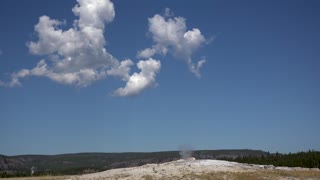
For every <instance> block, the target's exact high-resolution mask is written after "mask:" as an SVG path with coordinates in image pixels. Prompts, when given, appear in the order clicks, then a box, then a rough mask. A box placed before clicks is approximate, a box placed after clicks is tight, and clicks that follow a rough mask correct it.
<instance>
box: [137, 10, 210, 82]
mask: <svg viewBox="0 0 320 180" xmlns="http://www.w3.org/2000/svg"><path fill="white" fill-rule="evenodd" d="M172 15H173V14H172V13H171V11H170V10H169V9H168V8H166V9H165V15H164V17H163V16H161V15H159V14H156V15H155V16H153V17H152V18H149V32H150V34H151V35H152V39H153V41H154V42H155V44H154V45H153V46H152V47H151V48H146V49H144V50H141V51H139V52H138V55H137V56H138V57H144V58H149V57H152V56H153V55H154V54H156V53H158V54H162V55H166V54H167V53H170V54H172V55H173V56H174V57H176V58H179V59H182V60H184V61H185V62H186V63H187V64H188V66H189V69H190V71H191V72H193V73H194V74H195V75H196V76H197V77H200V72H199V69H200V67H201V66H202V65H203V64H204V62H205V60H201V61H199V62H197V63H196V64H194V63H193V62H192V55H193V53H194V52H195V51H196V50H197V49H199V47H201V46H202V45H204V44H205V42H206V39H205V38H204V36H203V35H202V34H201V31H200V30H199V29H197V28H193V29H192V30H188V31H187V27H186V20H185V18H183V17H173V18H170V16H172Z"/></svg>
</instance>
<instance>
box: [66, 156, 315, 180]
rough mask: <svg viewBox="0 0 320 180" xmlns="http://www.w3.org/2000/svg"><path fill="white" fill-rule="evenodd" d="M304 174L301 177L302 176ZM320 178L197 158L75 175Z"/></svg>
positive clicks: (75, 178)
mask: <svg viewBox="0 0 320 180" xmlns="http://www.w3.org/2000/svg"><path fill="white" fill-rule="evenodd" d="M300 172H301V174H299V173H300ZM221 178H222V179H241V178H242V179H287V178H289V179H290V178H291V179H310V178H311V179H320V170H319V169H308V168H287V167H286V168H283V167H274V166H272V165H253V164H242V163H236V162H229V161H221V160H196V159H195V158H194V157H190V158H185V159H180V160H177V161H172V162H167V163H163V164H146V165H143V166H139V167H131V168H121V169H112V170H108V171H103V172H99V173H93V174H85V175H80V176H72V177H71V178H70V179H71V180H78V179H91V180H101V179H118V180H120V179H126V180H129V179H130V180H131V179H221Z"/></svg>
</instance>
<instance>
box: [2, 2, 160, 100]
mask: <svg viewBox="0 0 320 180" xmlns="http://www.w3.org/2000/svg"><path fill="white" fill-rule="evenodd" d="M77 2H78V4H77V5H76V6H75V7H74V8H73V9H72V11H73V13H74V15H75V16H77V17H78V18H77V19H76V20H74V22H73V27H72V28H69V29H64V26H65V25H66V22H63V21H59V20H56V19H51V18H50V17H48V16H41V17H40V18H39V22H38V23H37V24H36V25H35V27H34V30H35V32H36V34H37V37H38V39H37V41H31V42H28V43H27V47H28V48H29V51H30V53H32V54H34V55H41V56H44V57H46V59H47V60H46V59H42V60H40V61H39V62H38V63H37V65H36V67H34V68H32V69H22V70H20V71H18V72H15V73H12V74H11V81H9V82H8V83H5V82H3V81H0V86H5V87H14V86H21V82H20V81H21V79H22V78H25V77H28V76H42V77H47V78H49V79H51V80H53V81H55V82H58V83H62V84H67V85H74V86H81V87H86V86H88V85H90V84H92V83H93V82H95V81H97V80H100V79H104V78H106V77H107V76H115V77H118V78H120V79H121V80H123V81H126V82H127V85H126V87H125V88H120V89H118V90H117V91H116V92H115V93H114V94H115V95H117V96H127V95H133V94H135V95H136V94H139V93H140V92H141V91H143V90H144V89H145V88H147V87H150V86H152V85H153V84H155V74H156V73H157V72H158V71H159V69H160V62H159V61H154V60H151V59H150V60H146V61H140V62H139V63H138V68H140V69H141V72H140V73H134V74H133V75H131V76H130V74H129V73H130V68H131V66H132V65H133V64H134V63H133V62H132V61H131V60H130V59H127V60H124V61H119V60H117V59H116V58H115V57H113V56H112V55H111V54H110V53H109V52H108V51H107V50H106V49H105V44H106V40H105V37H104V31H105V25H106V24H107V23H110V22H112V21H113V19H114V17H115V10H114V6H113V3H112V2H111V1H110V0H77ZM153 66H154V67H153Z"/></svg>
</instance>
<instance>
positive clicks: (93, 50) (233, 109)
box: [0, 0, 320, 155]
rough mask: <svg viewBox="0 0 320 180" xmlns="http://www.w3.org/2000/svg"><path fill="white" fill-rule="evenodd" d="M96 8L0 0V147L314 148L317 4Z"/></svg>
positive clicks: (318, 107)
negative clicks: (186, 146)
mask: <svg viewBox="0 0 320 180" xmlns="http://www.w3.org/2000/svg"><path fill="white" fill-rule="evenodd" d="M96 2H99V1H96ZM90 3H91V4H90ZM100 3H102V4H99V5H97V6H95V3H93V4H92V2H90V0H79V2H77V1H75V0H74V1H64V0H56V1H47V0H46V1H44V0H32V1H16V0H14V1H12V0H2V1H0V20H1V22H2V26H1V29H2V30H1V33H0V86H1V87H0V142H1V143H0V154H5V155H16V154H59V153H71V152H72V153H73V152H129V151H164V150H177V149H178V148H179V146H181V145H182V144H188V145H190V146H192V147H193V148H194V149H230V148H235V149H239V148H249V149H262V150H266V151H271V152H275V151H279V152H296V151H301V150H308V149H315V150H320V144H319V138H318V137H320V131H319V127H320V119H319V117H320V94H319V92H320V81H319V77H320V71H319V67H320V62H319V57H320V51H319V49H320V36H319V32H320V21H319V17H320V12H319V11H318V9H319V8H320V3H319V2H318V1H316V0H310V1H292V0H290V1H289V0H287V1H285V0H281V1H253V0H252V1H241V2H240V1H197V2H195V1H170V0H164V1H147V0H142V1H123V0H119V1H112V2H109V1H104V0H101V2H100ZM76 4H79V5H78V6H77V7H76V8H74V7H75V6H76ZM89 5H90V6H91V7H92V6H93V7H94V8H91V9H90V8H86V7H89ZM88 12H89V13H88ZM44 15H45V16H44ZM40 17H42V19H41V18H40ZM39 18H40V19H41V20H40V19H39ZM37 25H38V26H37ZM35 27H38V29H37V28H35ZM68 44H70V46H67V45H68ZM146 49H147V51H148V52H147V51H145V52H144V53H142V52H143V51H144V50H146Z"/></svg>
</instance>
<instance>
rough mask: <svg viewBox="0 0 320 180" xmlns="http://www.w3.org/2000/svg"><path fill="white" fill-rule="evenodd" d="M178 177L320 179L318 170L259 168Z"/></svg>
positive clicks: (238, 179)
mask: <svg viewBox="0 0 320 180" xmlns="http://www.w3.org/2000/svg"><path fill="white" fill-rule="evenodd" d="M180 179H201V180H211V179H217V180H219V179H237V180H258V179H320V171H283V170H259V171H252V172H211V173H203V174H187V175H185V176H184V177H182V178H180Z"/></svg>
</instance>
